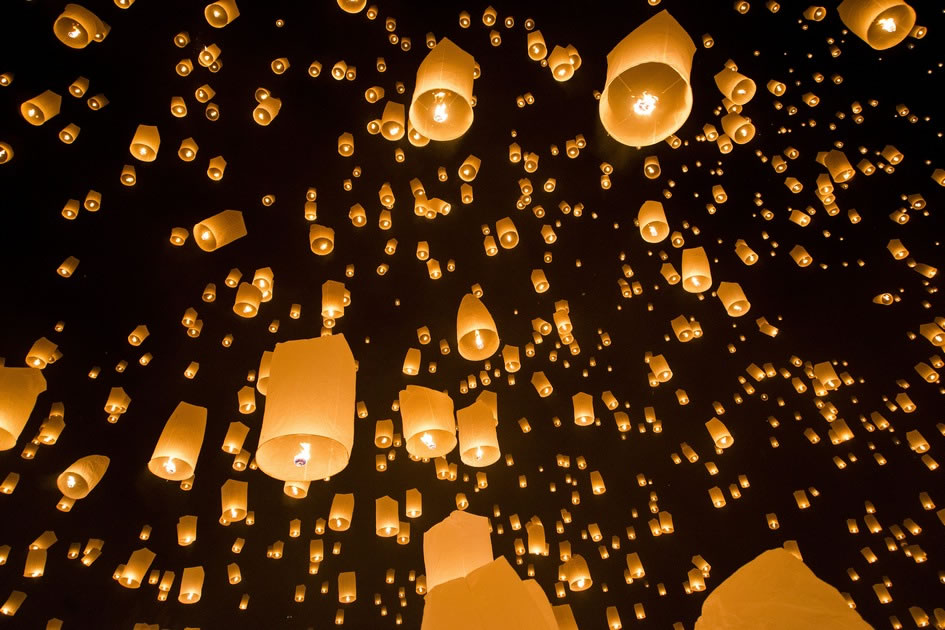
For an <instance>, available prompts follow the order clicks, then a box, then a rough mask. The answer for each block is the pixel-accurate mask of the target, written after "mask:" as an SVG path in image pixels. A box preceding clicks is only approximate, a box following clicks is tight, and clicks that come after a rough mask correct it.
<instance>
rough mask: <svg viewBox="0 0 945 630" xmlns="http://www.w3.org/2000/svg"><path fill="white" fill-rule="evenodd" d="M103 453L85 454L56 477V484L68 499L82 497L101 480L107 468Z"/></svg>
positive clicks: (107, 460) (106, 459) (106, 460)
mask: <svg viewBox="0 0 945 630" xmlns="http://www.w3.org/2000/svg"><path fill="white" fill-rule="evenodd" d="M109 461H110V460H109V458H108V457H106V456H105V455H87V456H85V457H82V458H79V459H77V460H76V461H75V463H73V464H72V465H71V466H69V467H68V468H66V470H65V471H64V472H63V473H62V474H61V475H59V477H58V479H56V486H57V487H58V488H59V491H60V492H62V494H63V495H65V496H67V497H69V498H70V499H84V498H85V497H86V496H88V494H89V493H90V492H91V491H92V489H93V488H95V486H96V485H98V482H99V481H101V480H102V475H104V474H105V471H106V470H107V469H108V463H109Z"/></svg>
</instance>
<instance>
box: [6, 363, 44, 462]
mask: <svg viewBox="0 0 945 630" xmlns="http://www.w3.org/2000/svg"><path fill="white" fill-rule="evenodd" d="M44 391H46V379H45V378H43V373H42V372H41V371H40V370H39V369H37V368H34V367H27V368H9V367H0V400H2V401H3V402H2V403H0V451H6V450H9V449H11V448H13V447H14V446H16V441H17V438H19V436H20V433H22V431H23V427H25V426H26V423H27V421H28V420H29V417H30V414H31V413H32V412H33V407H34V406H35V405H36V398H37V397H38V396H39V395H40V394H41V393H43V392H44Z"/></svg>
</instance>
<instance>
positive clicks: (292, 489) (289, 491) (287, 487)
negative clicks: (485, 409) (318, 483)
mask: <svg viewBox="0 0 945 630" xmlns="http://www.w3.org/2000/svg"><path fill="white" fill-rule="evenodd" d="M311 484H312V482H311V481H286V482H285V483H284V484H283V486H282V492H283V493H284V494H285V495H286V496H287V497H291V498H293V499H304V498H305V497H307V496H308V489H309V486H311Z"/></svg>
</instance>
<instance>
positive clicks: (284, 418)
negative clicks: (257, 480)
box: [256, 335, 356, 481]
mask: <svg viewBox="0 0 945 630" xmlns="http://www.w3.org/2000/svg"><path fill="white" fill-rule="evenodd" d="M355 369H356V368H355V362H354V357H353V356H352V354H351V349H350V348H349V347H348V343H347V341H346V340H345V337H344V335H331V336H327V337H317V338H314V339H299V340H295V341H288V342H284V343H280V344H276V348H275V350H274V351H273V354H272V363H271V366H270V376H269V384H268V388H267V389H268V391H267V395H266V409H265V414H264V416H263V423H262V428H261V430H260V435H259V446H258V448H257V449H256V463H257V465H258V466H259V469H260V470H262V471H263V472H264V473H266V474H267V475H269V476H270V477H274V478H276V479H281V480H283V481H288V480H296V481H311V480H315V479H324V478H326V477H329V476H331V475H335V474H337V473H338V472H340V471H342V470H344V468H345V466H347V465H348V458H349V456H350V453H351V448H352V445H353V443H354V406H355Z"/></svg>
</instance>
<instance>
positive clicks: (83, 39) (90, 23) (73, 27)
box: [53, 4, 110, 48]
mask: <svg viewBox="0 0 945 630" xmlns="http://www.w3.org/2000/svg"><path fill="white" fill-rule="evenodd" d="M109 30H110V29H109V26H108V25H107V24H105V23H104V22H102V20H100V19H99V18H98V16H96V15H95V14H94V13H92V12H91V11H89V10H88V9H86V8H85V7H82V6H79V5H77V4H67V5H66V6H65V8H64V9H63V10H62V13H61V14H60V15H59V17H57V18H56V21H55V22H54V23H53V32H54V33H55V34H56V38H57V39H58V40H59V41H61V42H62V43H63V44H65V45H66V46H68V47H69V48H85V47H86V46H88V45H89V44H90V43H91V42H93V41H95V42H100V41H102V40H103V39H105V36H106V35H108V31H109Z"/></svg>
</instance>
